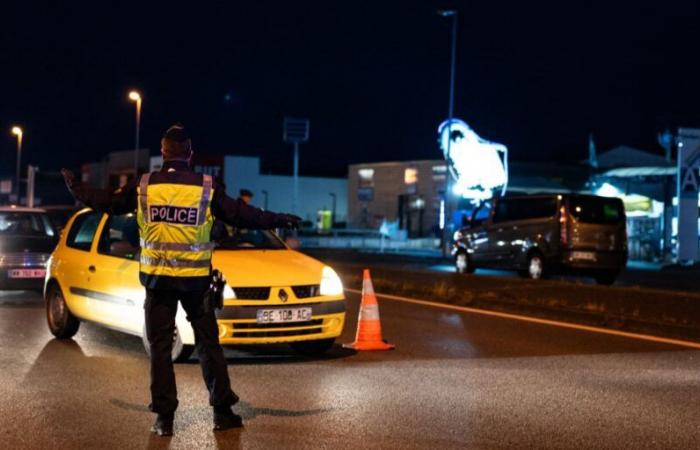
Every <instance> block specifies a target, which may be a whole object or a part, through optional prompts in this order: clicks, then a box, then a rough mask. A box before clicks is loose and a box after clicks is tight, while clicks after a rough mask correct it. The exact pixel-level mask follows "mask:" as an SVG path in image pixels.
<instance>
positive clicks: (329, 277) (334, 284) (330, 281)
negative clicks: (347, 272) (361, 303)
mask: <svg viewBox="0 0 700 450" xmlns="http://www.w3.org/2000/svg"><path fill="white" fill-rule="evenodd" d="M342 294H343V282H342V281H340V277H339V276H338V274H337V273H335V270H333V269H331V268H330V267H328V266H326V267H324V268H323V271H322V272H321V295H342Z"/></svg>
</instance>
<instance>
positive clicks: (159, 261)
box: [141, 255, 211, 268]
mask: <svg viewBox="0 0 700 450" xmlns="http://www.w3.org/2000/svg"><path fill="white" fill-rule="evenodd" d="M141 264H143V265H144V266H157V267H178V268H179V267H192V268H200V267H209V266H210V265H211V261H209V259H208V258H207V259H199V260H191V259H177V258H151V257H150V256H143V255H141Z"/></svg>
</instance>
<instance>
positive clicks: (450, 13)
mask: <svg viewBox="0 0 700 450" xmlns="http://www.w3.org/2000/svg"><path fill="white" fill-rule="evenodd" d="M437 13H438V15H440V16H442V17H451V18H452V50H451V55H450V100H449V106H448V109H447V115H448V118H447V120H448V122H447V136H448V139H447V154H448V155H450V154H451V153H450V147H451V145H452V119H453V118H454V100H455V65H456V60H457V11H456V10H454V9H440V10H438V11H437ZM449 195H450V173H449V171H448V172H447V174H446V176H445V213H444V216H445V219H446V220H445V224H444V226H443V229H442V234H441V236H440V244H441V247H442V254H443V256H447V240H448V239H449V232H450V228H449V226H448V223H450V222H451V219H450V216H451V214H450V202H449Z"/></svg>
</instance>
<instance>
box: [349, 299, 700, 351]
mask: <svg viewBox="0 0 700 450" xmlns="http://www.w3.org/2000/svg"><path fill="white" fill-rule="evenodd" d="M345 290H346V291H347V292H351V293H353V294H362V291H360V290H357V289H348V288H346V289H345ZM375 295H376V296H377V297H382V298H385V299H387V300H396V301H400V302H406V303H414V304H416V305H423V306H432V307H435V308H441V309H450V310H453V311H460V312H467V313H473V314H481V315H483V316H492V317H500V318H503V319H512V320H520V321H522V322H531V323H538V324H542V325H551V326H554V327H560V328H570V329H573V330H581V331H588V332H591V333H600V334H609V335H613V336H622V337H626V338H631V339H638V340H640V341H650V342H658V343H661V344H669V345H678V346H680V347H687V348H693V349H696V350H700V342H693V341H683V340H680V339H671V338H664V337H660V336H652V335H649V334H641V333H630V332H627V331H618V330H611V329H608V328H601V327H592V326H589V325H579V324H575V323H569V322H560V321H557V320H549V319H539V318H536V317H528V316H521V315H519V314H510V313H503V312H498V311H489V310H486V309H478V308H470V307H468V306H457V305H450V304H447V303H438V302H431V301H428V300H418V299H415V298H409V297H402V296H400V295H389V294H378V293H377V294H375Z"/></svg>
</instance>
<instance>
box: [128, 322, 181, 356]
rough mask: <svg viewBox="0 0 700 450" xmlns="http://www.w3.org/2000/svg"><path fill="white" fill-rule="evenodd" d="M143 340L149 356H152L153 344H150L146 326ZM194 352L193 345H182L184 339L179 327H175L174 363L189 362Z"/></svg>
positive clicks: (172, 353) (172, 354)
mask: <svg viewBox="0 0 700 450" xmlns="http://www.w3.org/2000/svg"><path fill="white" fill-rule="evenodd" d="M141 340H142V341H143V347H144V349H146V353H148V356H151V344H150V343H149V342H148V336H147V335H146V325H145V324H144V326H143V334H142V335H141ZM193 352H194V346H193V345H185V344H183V343H182V338H181V337H180V331H179V330H178V328H177V326H176V327H175V333H173V348H172V350H171V351H170V356H171V358H172V360H173V362H183V361H187V360H188V359H189V358H190V356H192V353H193Z"/></svg>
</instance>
